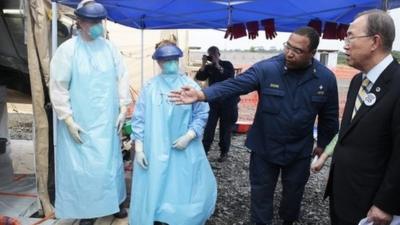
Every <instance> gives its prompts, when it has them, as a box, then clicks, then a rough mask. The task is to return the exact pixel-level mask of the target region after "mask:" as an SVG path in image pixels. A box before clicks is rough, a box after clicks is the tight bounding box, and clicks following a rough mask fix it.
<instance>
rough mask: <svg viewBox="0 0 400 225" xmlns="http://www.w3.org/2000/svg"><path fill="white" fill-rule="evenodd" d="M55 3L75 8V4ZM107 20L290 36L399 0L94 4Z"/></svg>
mask: <svg viewBox="0 0 400 225" xmlns="http://www.w3.org/2000/svg"><path fill="white" fill-rule="evenodd" d="M57 2H59V3H61V4H64V5H67V6H71V7H76V5H77V4H78V3H79V0H58V1H57ZM97 2H99V3H102V4H103V5H105V7H106V8H107V11H108V17H109V19H110V20H112V21H114V22H116V23H120V24H123V25H126V26H129V27H134V28H138V29H183V28H191V29H193V28H194V29H196V28H198V29H204V28H209V29H225V28H227V26H228V25H229V24H234V23H245V22H249V21H260V20H263V19H269V18H272V19H274V20H275V26H276V30H277V31H282V32H291V31H293V30H294V29H296V28H298V27H300V26H305V25H307V24H308V22H309V21H310V20H311V19H319V20H321V21H322V22H328V21H330V22H336V23H345V24H348V23H350V22H351V21H352V20H353V18H354V16H355V15H356V14H357V13H359V12H361V11H364V10H368V9H373V8H379V9H388V10H389V9H393V8H398V7H400V0H248V1H246V0H240V1H239V0H97Z"/></svg>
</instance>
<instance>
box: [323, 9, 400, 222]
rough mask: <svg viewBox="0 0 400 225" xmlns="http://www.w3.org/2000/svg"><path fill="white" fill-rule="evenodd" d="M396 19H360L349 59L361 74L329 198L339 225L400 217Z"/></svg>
mask: <svg viewBox="0 0 400 225" xmlns="http://www.w3.org/2000/svg"><path fill="white" fill-rule="evenodd" d="M394 38H395V25H394V22H393V19H392V18H391V17H390V15H389V14H387V13H386V12H384V11H381V10H371V11H366V12H363V13H361V14H359V15H357V16H356V18H355V19H354V21H353V22H352V23H351V24H350V27H349V29H348V30H347V37H346V39H345V46H344V49H345V54H346V57H347V62H348V64H349V65H350V66H352V67H354V68H356V69H358V70H360V71H361V72H360V73H359V74H357V75H356V76H354V77H353V79H352V80H351V82H350V86H349V91H348V94H347V100H346V105H345V108H344V112H343V119H342V122H341V127H340V132H339V136H338V140H337V144H336V147H335V150H334V152H333V156H332V163H331V167H330V175H329V179H328V185H327V189H326V193H325V196H329V199H330V213H331V221H332V224H334V225H353V224H358V223H359V221H360V220H361V219H363V218H365V217H367V218H368V221H370V222H371V224H375V225H376V224H379V225H387V224H389V223H390V222H391V220H392V218H393V215H400V204H399V203H400V195H399V193H400V163H399V162H400V88H399V87H400V66H399V64H398V62H397V61H396V60H394V59H393V57H392V55H391V50H392V45H393V41H394Z"/></svg>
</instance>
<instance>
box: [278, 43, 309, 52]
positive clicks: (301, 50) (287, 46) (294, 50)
mask: <svg viewBox="0 0 400 225" xmlns="http://www.w3.org/2000/svg"><path fill="white" fill-rule="evenodd" d="M283 48H284V49H285V51H289V50H290V51H292V52H294V53H295V54H296V55H301V54H303V53H304V52H305V50H303V49H300V48H296V47H293V46H291V45H290V44H289V43H287V42H285V43H283Z"/></svg>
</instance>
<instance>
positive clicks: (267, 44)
mask: <svg viewBox="0 0 400 225" xmlns="http://www.w3.org/2000/svg"><path fill="white" fill-rule="evenodd" d="M389 13H390V15H391V16H392V18H393V20H394V22H395V26H396V39H395V41H394V44H393V50H397V51H400V9H394V10H390V11H389ZM224 35H225V33H224V32H222V31H217V30H190V31H189V46H191V47H201V49H200V51H207V48H208V47H209V46H212V45H215V46H217V47H219V48H220V49H225V50H232V49H250V47H263V48H264V49H267V50H268V49H270V48H271V47H272V48H277V49H282V48H283V46H282V45H283V43H284V42H285V41H287V40H288V38H289V35H290V33H281V32H278V35H277V37H276V38H275V39H273V40H267V39H265V34H264V31H263V30H260V31H259V36H258V37H257V38H256V39H254V40H250V39H248V38H247V37H242V38H239V39H236V40H229V39H224ZM343 45H344V43H343V41H337V40H324V39H321V42H320V45H319V49H329V50H330V49H336V50H342V51H343Z"/></svg>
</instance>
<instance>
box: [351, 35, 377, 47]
mask: <svg viewBox="0 0 400 225" xmlns="http://www.w3.org/2000/svg"><path fill="white" fill-rule="evenodd" d="M372 36H374V34H372V35H361V36H353V37H345V38H344V44H345V45H349V44H350V43H351V42H352V41H353V40H354V39H357V38H365V37H372Z"/></svg>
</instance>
